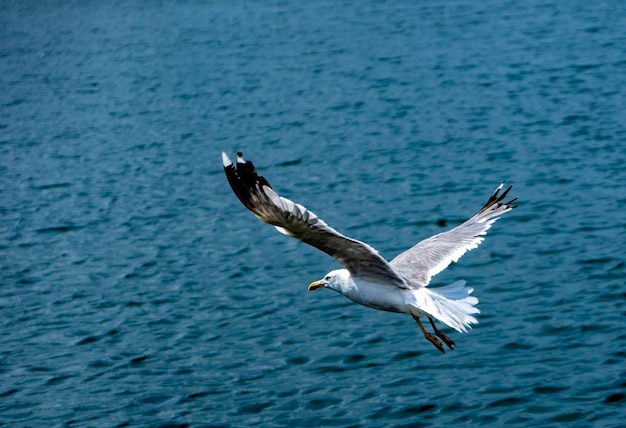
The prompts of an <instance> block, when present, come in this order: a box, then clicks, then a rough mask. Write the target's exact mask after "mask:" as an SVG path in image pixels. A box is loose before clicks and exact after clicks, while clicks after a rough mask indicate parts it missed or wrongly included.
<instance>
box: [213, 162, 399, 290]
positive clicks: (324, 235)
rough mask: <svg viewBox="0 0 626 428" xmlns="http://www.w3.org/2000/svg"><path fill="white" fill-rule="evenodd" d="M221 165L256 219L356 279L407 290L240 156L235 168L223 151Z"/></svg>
mask: <svg viewBox="0 0 626 428" xmlns="http://www.w3.org/2000/svg"><path fill="white" fill-rule="evenodd" d="M222 163H223V164H224V172H225V173H226V177H227V178H228V182H229V184H230V187H231V188H232V189H233V192H235V195H237V197H238V198H239V200H240V201H241V202H242V203H243V204H244V205H245V206H246V207H247V208H248V209H249V210H250V211H252V212H253V213H254V215H256V216H257V217H258V218H260V219H261V220H263V221H264V222H266V223H268V224H271V225H273V226H275V227H276V229H278V231H279V232H281V233H283V234H285V235H287V236H291V237H293V238H296V239H299V240H300V241H302V242H304V243H307V244H309V245H312V246H313V247H315V248H317V249H319V250H322V251H323V252H325V253H326V254H328V255H330V256H331V257H334V258H335V259H337V261H339V263H341V264H342V265H343V266H344V267H345V268H346V269H348V270H349V271H350V273H351V274H352V275H353V276H355V277H358V278H361V279H364V280H369V281H371V282H375V283H380V284H385V285H390V286H395V287H399V288H407V285H406V282H405V281H404V279H403V278H402V277H401V276H400V275H399V274H398V273H397V272H396V270H395V269H394V268H393V267H391V265H390V264H389V263H388V262H387V261H386V260H385V259H384V258H383V257H382V256H381V255H380V254H378V252H377V251H376V250H375V249H374V248H372V247H371V246H369V245H368V244H366V243H364V242H361V241H357V240H355V239H352V238H348V237H347V236H344V235H342V234H341V233H339V232H337V231H336V230H335V229H333V228H332V227H330V226H328V225H327V224H326V223H325V222H324V221H323V220H322V219H320V218H318V217H317V216H316V215H315V214H314V213H313V212H311V211H309V210H307V209H306V208H305V207H303V206H302V205H300V204H296V203H294V202H292V201H290V200H289V199H286V198H283V197H282V196H279V195H278V194H277V193H276V192H275V191H274V190H273V189H272V187H271V186H270V184H269V183H268V182H267V180H266V179H265V178H263V177H261V176H259V175H258V174H257V173H256V170H255V168H254V165H253V164H252V162H250V161H245V160H244V159H243V157H242V154H241V153H237V166H236V167H235V165H233V162H232V161H231V160H230V159H229V158H228V156H227V155H226V153H224V152H222Z"/></svg>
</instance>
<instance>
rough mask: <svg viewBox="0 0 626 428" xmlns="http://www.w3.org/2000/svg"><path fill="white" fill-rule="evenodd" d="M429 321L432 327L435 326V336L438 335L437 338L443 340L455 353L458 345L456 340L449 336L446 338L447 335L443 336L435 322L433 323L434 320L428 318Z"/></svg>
mask: <svg viewBox="0 0 626 428" xmlns="http://www.w3.org/2000/svg"><path fill="white" fill-rule="evenodd" d="M428 321H430V325H432V326H433V330H434V332H435V334H436V335H437V337H438V338H439V339H441V340H443V342H444V343H445V344H446V345H448V348H450V349H452V350H453V351H454V346H456V343H454V340H452V339H450V338H449V337H448V336H446V335H445V334H443V333H442V332H440V331H439V329H438V328H437V327H436V326H435V322H434V321H433V319H432V318H431V317H428Z"/></svg>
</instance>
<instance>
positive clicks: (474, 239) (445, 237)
mask: <svg viewBox="0 0 626 428" xmlns="http://www.w3.org/2000/svg"><path fill="white" fill-rule="evenodd" d="M503 184H504V183H503ZM503 184H501V185H500V186H499V187H498V188H497V189H496V191H495V193H494V194H493V195H491V197H490V198H489V200H488V201H487V203H486V204H485V205H484V206H483V207H482V208H481V210H480V211H478V213H476V215H474V217H472V218H470V219H469V220H467V221H466V222H464V223H462V224H460V225H459V226H457V227H455V228H454V229H451V230H448V231H447V232H443V233H439V234H437V235H435V236H432V237H430V238H428V239H425V240H423V241H421V242H419V243H418V244H417V245H415V246H413V247H412V248H410V249H408V250H407V251H405V252H403V253H401V254H399V255H398V256H397V257H396V258H394V259H393V260H392V261H391V263H390V264H391V266H393V267H394V268H395V269H396V270H397V271H398V272H399V273H400V274H401V275H402V276H403V277H404V278H406V279H407V282H408V284H409V285H410V286H412V287H419V286H424V287H425V286H427V285H428V283H429V282H430V279H431V278H432V277H433V276H435V275H437V274H438V273H439V272H441V271H442V270H444V269H445V268H447V267H448V266H449V265H450V263H451V262H456V261H457V260H458V259H459V258H460V257H461V256H462V255H463V254H465V253H466V252H467V251H469V250H472V249H474V248H476V247H478V244H480V243H481V242H482V241H483V239H484V238H483V237H482V236H483V235H485V234H486V233H487V230H488V229H489V228H490V227H491V225H492V224H493V223H494V222H495V221H496V220H497V219H498V218H499V216H500V215H502V214H504V213H505V212H507V211H511V210H512V209H514V208H517V207H515V206H511V204H512V203H513V202H515V201H516V200H517V198H515V199H511V200H510V201H508V202H503V201H504V199H505V198H506V196H507V195H508V193H509V191H510V190H511V187H512V186H509V187H508V188H507V189H506V190H505V191H504V192H503V193H500V190H502V186H503Z"/></svg>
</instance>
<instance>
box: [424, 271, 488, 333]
mask: <svg viewBox="0 0 626 428" xmlns="http://www.w3.org/2000/svg"><path fill="white" fill-rule="evenodd" d="M472 291H474V289H472V288H471V287H466V286H465V280H459V281H456V282H453V283H452V284H449V285H446V286H444V287H438V288H426V287H422V288H420V289H418V290H415V293H414V295H415V298H416V302H415V304H414V305H412V306H414V307H415V308H416V309H418V312H419V311H423V312H425V313H427V314H429V315H431V316H433V317H434V318H436V319H437V320H439V321H441V322H442V323H444V324H446V325H447V326H449V327H452V328H453V329H455V330H457V331H459V332H467V329H468V328H471V327H470V325H471V324H476V323H478V321H477V320H476V318H474V317H473V316H472V314H478V313H480V310H479V309H478V308H477V307H475V305H476V304H477V303H478V299H477V298H476V297H474V296H470V294H471V293H472ZM416 315H419V314H416Z"/></svg>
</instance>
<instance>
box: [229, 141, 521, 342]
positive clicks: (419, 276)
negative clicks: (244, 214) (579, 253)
mask: <svg viewBox="0 0 626 428" xmlns="http://www.w3.org/2000/svg"><path fill="white" fill-rule="evenodd" d="M236 162H237V164H236V166H235V165H234V164H233V162H232V161H231V160H230V158H229V157H228V155H226V153H224V152H222V163H223V165H224V171H225V173H226V178H227V179H228V183H229V184H230V187H231V188H232V190H233V192H234V193H235V195H237V197H238V198H239V200H240V201H241V202H242V203H243V204H244V205H245V206H246V208H248V209H249V210H250V211H252V212H253V213H254V215H255V216H257V217H258V218H259V219H261V220H263V221H264V222H265V223H268V224H270V225H272V226H274V227H275V228H276V229H277V230H278V231H279V232H281V233H283V234H285V235H287V236H291V237H293V238H296V239H299V240H300V241H302V242H304V243H306V244H309V245H312V246H313V247H315V248H317V249H319V250H321V251H323V252H325V253H326V254H328V255H330V256H331V257H333V258H335V259H336V260H337V261H338V262H339V263H341V264H342V265H343V267H344V268H343V269H336V270H333V271H331V272H329V273H327V274H326V275H325V276H324V277H323V278H322V279H320V280H318V281H314V282H312V283H311V284H310V285H309V287H308V290H309V291H313V290H317V289H319V288H328V289H330V290H334V291H336V292H338V293H340V294H343V295H344V296H346V297H347V298H348V299H350V300H352V301H353V302H355V303H358V304H360V305H363V306H367V307H370V308H374V309H378V310H381V311H387V312H396V313H403V314H409V315H411V317H412V318H413V319H414V320H415V321H416V322H417V325H418V326H419V328H420V330H421V331H422V334H423V335H424V337H425V338H426V340H428V341H429V342H430V343H432V344H433V345H434V346H435V347H436V348H437V349H438V350H439V351H441V352H442V353H445V350H444V348H443V345H442V343H441V342H443V343H445V344H446V346H447V347H448V348H450V349H451V350H453V349H454V346H456V344H455V343H454V341H453V340H452V339H450V338H449V337H448V336H446V335H445V334H443V333H442V332H441V331H440V330H439V329H438V328H437V326H436V325H435V321H434V320H433V318H434V319H437V320H438V321H440V322H442V323H443V324H445V325H447V326H448V327H451V328H453V329H455V330H457V331H458V332H461V333H462V332H467V329H468V328H471V324H475V323H477V322H478V321H477V320H476V318H474V316H473V315H474V314H478V313H480V311H479V310H478V308H476V304H477V303H478V299H477V298H476V297H474V296H470V294H471V293H472V291H473V289H472V288H470V287H466V286H465V284H466V282H465V281H464V280H459V281H456V282H454V283H452V284H449V285H446V286H443V287H437V288H428V285H429V284H430V280H431V278H432V277H433V276H434V275H436V274H438V273H439V272H441V271H443V270H444V269H445V268H447V267H448V266H449V265H450V263H452V262H455V263H456V262H457V261H458V259H459V258H460V257H461V256H462V255H463V254H465V252H466V251H469V250H472V249H474V248H476V247H477V246H478V244H480V243H481V242H482V241H483V239H484V238H483V235H485V234H486V233H487V230H488V229H489V228H490V227H491V225H492V224H493V223H494V222H495V221H496V220H497V219H498V218H499V217H500V216H501V215H502V214H504V213H506V212H508V211H511V210H512V209H514V208H517V206H512V204H513V202H515V201H516V200H517V198H514V199H511V200H509V201H508V202H503V201H504V200H505V198H506V197H507V195H508V194H509V192H510V190H511V187H512V186H509V187H508V188H507V189H506V190H504V191H503V192H501V190H502V188H503V185H504V183H502V184H500V186H498V188H497V189H496V191H495V192H494V193H493V194H492V195H491V197H490V198H489V200H488V201H487V203H486V204H485V205H484V206H483V207H482V208H481V209H480V210H479V211H478V212H477V213H476V214H475V215H474V216H473V217H471V218H470V219H469V220H467V221H465V222H464V223H462V224H460V225H459V226H457V227H455V228H453V229H450V230H448V231H446V232H442V233H439V234H437V235H434V236H432V237H430V238H428V239H425V240H423V241H421V242H419V243H418V244H416V245H415V246H413V247H412V248H410V249H408V250H407V251H405V252H403V253H401V254H399V255H398V256H396V257H395V258H394V259H393V260H391V261H390V262H388V261H387V260H385V259H384V258H383V257H382V256H381V255H380V254H379V253H378V251H376V250H375V249H374V248H373V247H371V246H370V245H368V244H366V243H365V242H361V241H357V240H356V239H353V238H350V237H348V236H345V235H343V234H341V233H339V232H337V231H336V230H335V229H333V228H332V227H330V226H329V225H327V224H326V223H325V222H324V221H323V220H322V219H320V218H319V217H317V215H315V214H314V213H313V212H312V211H310V210H308V209H307V208H305V207H303V206H302V205H300V204H297V203H295V202H292V201H290V200H289V199H287V198H284V197H282V196H280V195H278V193H276V192H275V191H274V189H273V188H272V186H270V184H269V183H268V182H267V180H266V179H265V178H263V177H261V176H260V175H258V174H257V172H256V169H255V167H254V165H253V163H252V162H251V161H246V160H244V158H243V154H242V153H241V152H237V161H236ZM422 317H424V318H426V319H427V320H428V321H429V323H430V325H431V327H432V329H433V333H434V334H433V333H430V332H428V331H427V330H426V328H425V327H424V325H423V324H422V320H421V319H422Z"/></svg>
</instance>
